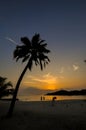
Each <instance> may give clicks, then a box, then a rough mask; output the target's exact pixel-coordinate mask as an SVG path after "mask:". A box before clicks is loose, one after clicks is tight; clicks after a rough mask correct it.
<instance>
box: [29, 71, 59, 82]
mask: <svg viewBox="0 0 86 130" xmlns="http://www.w3.org/2000/svg"><path fill="white" fill-rule="evenodd" d="M29 78H30V79H31V80H33V81H37V82H41V83H47V84H55V83H57V79H58V77H56V76H53V75H51V74H50V73H48V74H45V75H43V76H42V77H40V78H39V77H35V76H29Z"/></svg>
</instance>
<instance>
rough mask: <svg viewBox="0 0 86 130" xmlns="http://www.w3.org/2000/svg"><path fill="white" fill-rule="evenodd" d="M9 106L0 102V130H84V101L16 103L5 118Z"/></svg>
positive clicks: (85, 116) (5, 102) (85, 117)
mask: <svg viewBox="0 0 86 130" xmlns="http://www.w3.org/2000/svg"><path fill="white" fill-rule="evenodd" d="M9 105H10V101H0V130H19V129H21V130H35V129H37V130H44V129H46V130H57V129H58V130H86V100H64V101H63V100H62V101H55V102H54V103H53V104H52V101H29V102H25V101H16V104H15V109H14V113H13V117H12V118H5V115H6V113H7V111H8V108H9Z"/></svg>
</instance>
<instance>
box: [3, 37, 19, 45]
mask: <svg viewBox="0 0 86 130" xmlns="http://www.w3.org/2000/svg"><path fill="white" fill-rule="evenodd" d="M5 39H7V40H8V41H10V42H12V43H14V44H15V45H18V43H17V42H15V41H14V40H13V39H12V38H10V37H5Z"/></svg>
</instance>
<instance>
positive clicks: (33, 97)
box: [18, 95, 86, 101]
mask: <svg viewBox="0 0 86 130" xmlns="http://www.w3.org/2000/svg"><path fill="white" fill-rule="evenodd" d="M53 97H56V99H55V100H86V96H80V95H79V96H55V95H54V96H50V95H46V96H45V95H29V96H18V99H19V100H20V101H41V100H42V101H52V99H53Z"/></svg>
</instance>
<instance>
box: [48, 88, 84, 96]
mask: <svg viewBox="0 0 86 130" xmlns="http://www.w3.org/2000/svg"><path fill="white" fill-rule="evenodd" d="M46 95H64V96H66V95H67V96H73V95H74V96H77V95H86V89H82V90H71V91H67V90H59V91H56V92H52V93H47V94H46Z"/></svg>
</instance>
